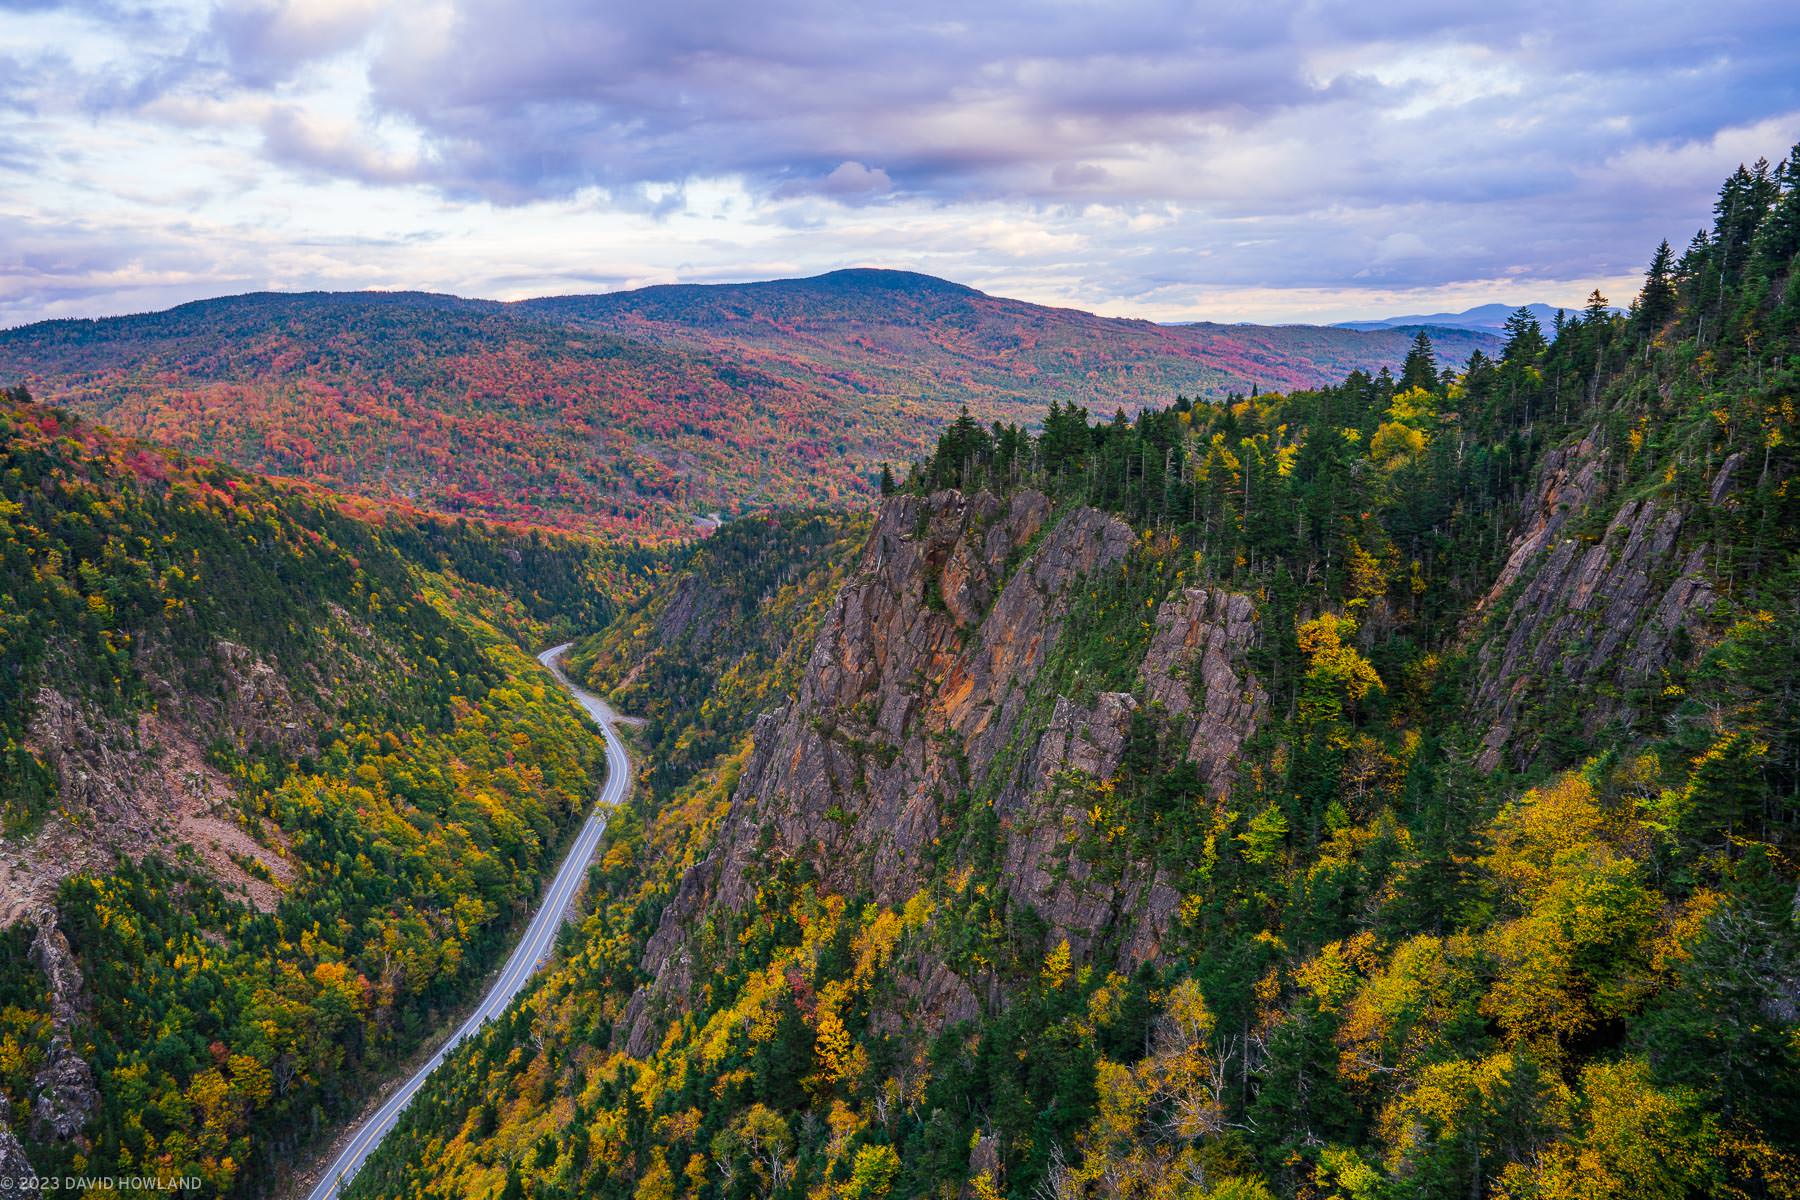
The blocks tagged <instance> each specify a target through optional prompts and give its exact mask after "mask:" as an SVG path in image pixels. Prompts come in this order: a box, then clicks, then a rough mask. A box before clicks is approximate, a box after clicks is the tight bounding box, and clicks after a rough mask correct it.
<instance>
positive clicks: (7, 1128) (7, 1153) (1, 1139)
mask: <svg viewBox="0 0 1800 1200" xmlns="http://www.w3.org/2000/svg"><path fill="white" fill-rule="evenodd" d="M37 1181H38V1174H37V1172H36V1171H35V1170H33V1169H32V1166H31V1160H30V1159H28V1158H26V1157H25V1147H23V1146H21V1145H20V1144H19V1135H18V1134H16V1133H14V1132H13V1128H12V1104H11V1103H10V1102H9V1101H8V1100H7V1098H6V1096H5V1094H4V1093H0V1187H4V1188H5V1190H6V1191H9V1192H11V1193H13V1194H14V1195H20V1194H23V1193H25V1192H27V1191H29V1190H32V1189H33V1188H34V1187H35V1185H36V1183H37Z"/></svg>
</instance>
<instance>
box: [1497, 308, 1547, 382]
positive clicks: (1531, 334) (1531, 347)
mask: <svg viewBox="0 0 1800 1200" xmlns="http://www.w3.org/2000/svg"><path fill="white" fill-rule="evenodd" d="M1546 348H1547V343H1546V342H1545V341H1544V327H1543V326H1542V325H1540V324H1538V319H1537V318H1536V317H1535V316H1533V315H1532V313H1531V310H1530V309H1529V308H1516V309H1514V310H1513V314H1512V315H1511V316H1510V317H1508V318H1506V348H1505V349H1504V350H1503V351H1501V354H1500V361H1501V362H1503V363H1504V364H1505V365H1507V366H1509V367H1528V366H1530V365H1532V364H1533V363H1535V362H1537V360H1538V358H1539V357H1541V356H1542V355H1543V353H1544V351H1545V349H1546Z"/></svg>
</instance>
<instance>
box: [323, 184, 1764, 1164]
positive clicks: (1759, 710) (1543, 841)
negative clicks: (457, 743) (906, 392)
mask: <svg viewBox="0 0 1800 1200" xmlns="http://www.w3.org/2000/svg"><path fill="white" fill-rule="evenodd" d="M1797 254H1800V150H1796V153H1795V156H1794V158H1793V159H1792V160H1791V163H1790V165H1789V166H1787V167H1784V168H1783V169H1782V171H1781V172H1779V173H1768V172H1763V173H1760V174H1759V173H1753V172H1747V171H1746V172H1740V173H1739V175H1737V176H1734V177H1733V180H1732V181H1731V182H1729V183H1728V184H1727V187H1726V191H1725V194H1724V196H1722V199H1721V205H1720V220H1719V223H1718V225H1717V226H1716V227H1715V230H1714V232H1713V234H1712V235H1710V236H1709V237H1707V238H1705V239H1702V240H1701V241H1700V242H1698V243H1697V244H1696V246H1695V247H1694V248H1693V249H1692V250H1691V251H1690V253H1689V254H1688V255H1687V256H1686V258H1685V259H1683V260H1682V261H1681V262H1680V263H1679V264H1672V263H1669V262H1667V261H1666V260H1663V259H1662V258H1661V257H1660V256H1659V264H1661V265H1659V266H1658V267H1657V268H1656V269H1655V270H1653V271H1652V273H1651V275H1650V277H1649V278H1648V279H1647V281H1646V285H1645V289H1644V292H1643V295H1642V296H1640V298H1639V301H1638V303H1637V305H1636V306H1635V307H1634V309H1633V311H1632V314H1631V315H1630V316H1629V317H1620V316H1617V315H1615V314H1613V313H1612V312H1611V311H1610V310H1609V309H1608V308H1607V306H1606V305H1605V303H1604V302H1603V301H1601V300H1599V299H1596V302H1595V304H1594V305H1593V306H1592V308H1591V310H1590V312H1589V313H1587V314H1584V315H1583V316H1582V317H1581V318H1579V319H1578V320H1576V321H1574V322H1571V323H1570V325H1569V326H1568V327H1567V328H1566V329H1565V330H1564V332H1563V335H1562V336H1561V337H1560V338H1558V339H1557V341H1556V342H1555V344H1554V345H1551V346H1547V345H1546V344H1545V339H1544V338H1543V336H1542V330H1541V329H1539V328H1537V327H1536V325H1535V323H1533V322H1530V321H1529V320H1523V319H1522V320H1520V321H1519V322H1517V323H1516V324H1515V326H1514V329H1513V336H1512V337H1511V338H1510V340H1509V342H1508V345H1507V347H1506V350H1505V352H1504V354H1503V355H1502V356H1501V357H1500V358H1499V359H1498V360H1497V361H1492V360H1481V361H1477V362H1475V363H1474V364H1473V365H1472V366H1471V367H1470V369H1469V370H1467V371H1466V372H1465V373H1464V374H1463V375H1462V376H1461V377H1460V378H1458V379H1456V380H1455V381H1453V382H1449V383H1446V382H1445V381H1444V380H1442V379H1441V378H1440V377H1439V376H1438V374H1437V373H1436V372H1435V370H1433V369H1432V367H1433V365H1434V364H1432V363H1431V362H1429V361H1428V360H1424V361H1416V362H1414V363H1412V364H1410V365H1409V369H1408V370H1407V372H1406V373H1405V376H1404V377H1403V379H1402V381H1401V382H1400V383H1398V384H1396V383H1394V382H1393V381H1389V380H1374V379H1371V378H1369V377H1368V376H1366V375H1353V376H1352V377H1351V378H1350V379H1349V380H1348V381H1346V382H1345V383H1344V384H1342V385H1341V386H1338V387H1333V388H1326V389H1319V390H1315V391H1308V392H1295V393H1290V394H1286V395H1270V396H1263V397H1259V398H1257V399H1256V400H1254V401H1251V400H1244V401H1239V402H1236V403H1233V404H1229V405H1210V404H1201V405H1193V404H1190V403H1187V402H1185V401H1184V402H1179V403H1177V404H1175V405H1174V406H1172V407H1170V408H1167V409H1163V410H1157V411H1147V412H1144V413H1142V414H1140V415H1139V417H1138V418H1137V419H1136V420H1135V421H1128V420H1123V419H1121V420H1119V421H1115V422H1105V423H1101V424H1099V425H1095V424H1093V423H1092V422H1091V421H1090V419H1089V418H1088V416H1087V414H1086V413H1085V412H1082V411H1080V410H1079V409H1069V408H1064V407H1062V406H1061V405H1057V406H1054V407H1053V408H1052V409H1051V411H1050V413H1049V415H1048V417H1047V419H1046V420H1045V422H1044V426H1043V432H1042V434H1041V435H1038V436H1033V435H1028V434H1026V433H1024V432H1022V431H1020V430H1017V429H1003V430H1001V431H999V433H998V435H997V436H996V435H995V434H994V433H992V432H990V431H989V430H988V429H986V428H984V427H983V426H981V425H980V424H979V423H977V422H975V421H972V420H966V421H965V420H959V421H957V422H955V423H953V424H952V425H951V426H950V427H949V428H948V429H946V430H945V432H944V434H943V436H942V437H941V439H940V442H939V445H938V448H937V451H936V453H935V454H934V455H933V456H932V458H931V459H930V460H929V461H928V462H926V463H924V464H922V466H921V469H920V470H919V471H918V473H917V474H916V475H915V477H914V479H913V481H912V483H911V484H910V485H909V486H908V487H907V488H905V489H903V490H902V494H899V495H896V496H893V497H891V498H889V499H888V500H886V501H884V502H883V504H882V506H881V508H880V510H879V512H878V514H877V516H876V519H875V523H874V526H873V528H872V530H871V531H870V533H869V536H868V538H867V540H866V541H865V542H864V544H863V545H862V547H861V549H860V551H859V552H858V553H857V554H856V556H855V559H854V563H853V564H852V565H850V566H849V567H848V568H847V573H844V574H843V575H842V578H843V582H842V585H841V586H839V587H837V588H836V590H835V592H834V594H833V596H832V598H831V600H830V602H829V604H828V605H827V606H826V607H824V609H823V610H822V612H818V613H817V614H816V615H813V614H812V613H809V615H808V616H807V618H806V619H805V620H804V621H796V622H794V630H795V635H796V636H795V643H796V644H795V645H790V646H789V647H787V648H785V649H784V650H783V651H782V653H781V654H780V656H779V657H778V658H777V659H776V660H775V662H774V663H773V665H772V666H770V667H769V668H768V669H769V671H770V674H771V677H772V680H773V683H774V684H775V686H776V687H777V688H778V689H779V691H778V692H777V693H776V694H778V695H781V696H782V699H783V702H782V703H779V704H776V705H773V706H771V708H770V709H769V710H768V711H767V712H765V713H764V714H763V715H761V716H760V717H758V718H757V719H756V721H755V722H754V724H753V725H752V726H750V727H749V728H745V729H742V730H741V731H740V736H739V739H738V741H737V745H736V748H735V750H727V751H723V752H721V754H720V755H719V757H718V758H717V760H716V762H715V763H714V764H713V765H712V766H711V767H710V768H706V769H701V770H698V771H696V772H695V773H694V774H692V775H691V776H689V777H687V778H685V779H673V780H667V781H664V783H663V784H661V785H660V786H659V787H658V788H657V789H656V790H655V792H654V794H647V795H645V796H644V797H642V798H641V800H640V803H639V804H638V805H637V806H636V809H635V815H634V817H633V818H632V819H631V820H629V821H625V822H621V825H620V832H619V840H618V841H616V842H615V843H614V845H613V847H612V849H611V850H609V852H608V854H607V858H606V863H605V865H604V869H603V870H602V872H601V873H600V883H601V885H602V887H603V888H604V890H605V893H606V897H607V902H606V903H605V904H604V905H603V906H602V908H601V909H600V910H599V911H598V912H597V913H596V914H595V916H594V917H593V918H592V919H591V920H590V921H589V922H588V923H587V925H586V926H585V927H584V929H583V930H582V934H581V937H580V938H579V939H578V940H577V942H576V944H575V946H574V948H573V949H572V952H571V954H570V955H569V957H568V959H567V960H566V962H564V963H563V964H561V966H560V967H559V969H558V970H556V971H554V972H553V973H552V974H551V975H550V976H549V977H548V978H547V979H546V980H545V982H544V984H543V985H542V986H541V988H540V989H539V991H538V992H537V994H536V995H535V996H534V997H533V998H532V999H531V1001H530V1002H529V1003H528V1004H527V1005H526V1006H525V1008H524V1009H523V1010H522V1011H521V1012H519V1013H518V1014H517V1016H516V1018H515V1019H514V1020H513V1021H511V1022H509V1023H508V1024H507V1025H505V1026H503V1027H501V1028H498V1029H496V1030H494V1031H492V1032H491V1033H490V1035H489V1036H488V1037H487V1038H485V1039H484V1040H483V1041H482V1042H481V1043H480V1044H478V1045H477V1046H474V1047H472V1048H471V1049H470V1051H469V1052H468V1053H467V1054H465V1055H463V1056H462V1057H460V1058H459V1060H458V1062H457V1063H456V1064H454V1065H453V1069H452V1070H451V1071H450V1072H449V1073H448V1074H447V1075H446V1077H445V1078H444V1079H443V1080H442V1081H441V1083H440V1084H439V1085H438V1086H437V1088H436V1089H435V1090H434V1092H433V1094H432V1096H431V1097H429V1098H428V1100H427V1102H426V1103H425V1104H423V1105H422V1106H421V1107H420V1108H419V1110H418V1111H417V1112H416V1113H415V1114H414V1115H413V1117H412V1119H411V1120H410V1121H409V1122H408V1123H407V1124H405V1125H404V1126H403V1127H402V1128H401V1129H400V1130H398V1131H397V1134H396V1136H395V1138H394V1139H393V1140H392V1142H391V1143H390V1144H389V1145H388V1146H387V1147H386V1149H385V1152H384V1155H383V1157H382V1159H381V1160H380V1161H379V1162H377V1163H375V1164H374V1165H372V1166H371V1168H370V1169H369V1171H368V1172H367V1173H366V1174H365V1176H363V1177H362V1178H361V1179H360V1180H359V1181H358V1184H359V1192H360V1194H362V1195H368V1196H374V1195H412V1194H426V1195H486V1194H492V1193H494V1192H499V1194H501V1195H503V1196H509V1197H512V1196H530V1197H565V1196H577V1195H580V1196H596V1195H597V1196H621V1197H623V1196H634V1197H649V1196H673V1195H676V1194H684V1195H695V1196H704V1197H715V1196H717V1197H748V1196H762V1195H778V1196H793V1197H800V1196H834V1197H835V1196H844V1197H872V1196H882V1195H894V1196H926V1195H938V1196H958V1195H967V1196H977V1197H987V1196H995V1195H1011V1196H1020V1197H1024V1196H1048V1197H1076V1196H1093V1197H1100V1196H1107V1197H1111V1196H1144V1197H1162V1196H1170V1197H1174V1196H1224V1197H1266V1196H1270V1195H1273V1194H1280V1195H1283V1196H1296V1197H1301V1196H1304V1197H1315V1196H1317V1197H1325V1196H1354V1197H1388V1196H1402V1195H1405V1196H1415V1195H1417V1196H1433V1197H1445V1198H1446V1200H1449V1198H1452V1197H1456V1198H1461V1197H1468V1196H1477V1197H1481V1196H1494V1197H1525V1196H1553V1197H1574V1196H1584V1197H1593V1196H1616V1197H1621V1198H1623V1197H1641V1196H1668V1197H1680V1196H1694V1195H1717V1196H1788V1195H1794V1194H1795V1187H1796V1180H1800V1156H1797V1155H1796V1154H1795V1152H1794V1147H1795V1146H1796V1145H1800V1009H1797V1007H1796V1005H1795V1003H1794V996H1795V995H1796V994H1797V993H1800V924H1797V921H1796V912H1795V904H1794V898H1795V895H1796V884H1797V883H1800V871H1797V870H1796V867H1795V846H1796V840H1797V839H1800V736H1797V734H1796V730H1795V727H1794V723H1793V719H1792V718H1793V712H1794V705H1795V700H1796V697H1797V696H1800V607H1797V597H1800V534H1797V533H1796V530H1800V508H1797V505H1800V499H1797V497H1796V491H1795V487H1794V481H1795V478H1796V475H1797V474H1800V455H1797V453H1796V450H1795V446H1796V438H1797V437H1800V416H1797V415H1796V410H1795V406H1794V400H1793V396H1794V394H1795V390H1796V388H1800V295H1797V294H1796V291H1795V290H1794V289H1792V288H1791V287H1790V283H1791V281H1792V280H1793V279H1794V276H1795V271H1796V268H1797V266H1800V263H1797V261H1796V255H1797ZM1421 359H1423V356H1421ZM1414 384H1417V386H1413V385H1414ZM826 558H827V560H829V561H831V562H833V563H838V564H841V563H842V561H843V560H842V559H841V558H839V557H838V556H837V554H836V552H832V553H830V554H828V555H827V556H826ZM811 561H813V562H815V563H816V562H817V561H818V560H817V559H813V560H811ZM844 571H845V568H844V567H842V566H841V565H837V566H832V567H831V568H830V570H828V571H827V572H826V573H825V574H824V576H823V580H822V581H823V582H828V583H835V582H836V580H837V579H838V578H839V577H840V572H844ZM803 574H804V572H803ZM797 577H798V576H797ZM696 578H697V579H698V580H699V581H701V582H703V581H704V580H705V578H706V577H705V575H703V574H702V575H698V576H697V577H696ZM721 584H722V586H723V587H724V588H725V590H726V592H727V598H726V600H725V603H726V605H727V607H731V606H733V605H735V603H736V602H737V601H740V600H742V599H744V598H747V597H751V596H755V595H758V594H759V593H760V589H759V588H758V587H757V586H756V585H754V584H748V585H746V586H743V587H742V588H741V590H739V588H740V585H739V584H738V583H736V582H735V581H734V577H732V576H730V575H723V576H722V577H721ZM691 586H695V587H697V586H700V583H699V582H697V583H695V584H693V585H691ZM664 603H665V604H666V603H667V602H666V601H665V602H664ZM783 603H791V600H784V601H783ZM645 611H646V612H647V611H648V610H645ZM664 611H667V610H666V609H665V610H664ZM640 618H641V614H640ZM640 618H628V620H632V619H640ZM603 640H606V641H607V642H608V644H609V645H611V646H612V647H614V648H615V649H629V647H631V646H641V647H644V648H645V651H644V652H645V653H649V654H662V655H664V656H672V657H674V658H675V659H677V660H682V659H685V660H686V661H688V662H691V663H694V664H698V663H701V662H708V663H712V664H715V666H714V668H713V669H717V667H718V666H722V665H726V664H722V663H721V662H720V660H719V658H718V656H717V652H716V649H706V648H703V647H700V646H696V645H695V644H694V643H691V642H684V641H682V640H681V639H678V638H677V639H671V640H666V641H665V640H661V639H655V640H651V639H643V638H639V637H637V636H636V635H633V636H631V637H621V636H619V635H616V634H609V635H608V636H607V638H606V639H603ZM759 653H760V652H759ZM594 661H595V662H596V664H598V665H600V666H601V667H602V669H603V670H604V669H611V670H613V671H615V672H618V673H619V678H620V681H621V683H622V684H623V685H625V686H631V684H630V683H629V682H627V681H629V680H630V677H631V671H632V669H633V662H632V659H631V656H630V655H629V654H617V655H614V654H610V653H609V654H596V656H595V660H594ZM764 661H766V659H765V660H764ZM608 664H610V667H609V666H608ZM1545 664H1550V665H1551V666H1552V667H1553V668H1554V669H1552V670H1551V671H1549V672H1546V671H1545V670H1544V669H1543V667H1544V665H1545ZM661 669H662V670H663V671H664V672H665V673H667V677H671V678H673V677H678V676H679V674H680V673H679V672H672V673H669V672H668V668H667V666H666V665H665V667H663V668H661ZM1559 673H1560V674H1561V676H1562V678H1561V679H1559V678H1558V674H1559ZM706 704H707V697H706V696H705V695H703V694H702V695H692V694H681V693H679V692H671V693H670V694H669V696H668V704H667V709H666V714H665V716H664V718H663V719H664V720H665V721H666V722H673V723H677V724H680V723H688V724H691V725H692V726H694V727H699V726H700V725H702V724H704V723H705V722H706V721H707V716H706V714H705V708H706ZM664 740H667V735H666V734H665V735H664ZM676 740H677V741H679V739H678V738H677V739H676Z"/></svg>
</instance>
